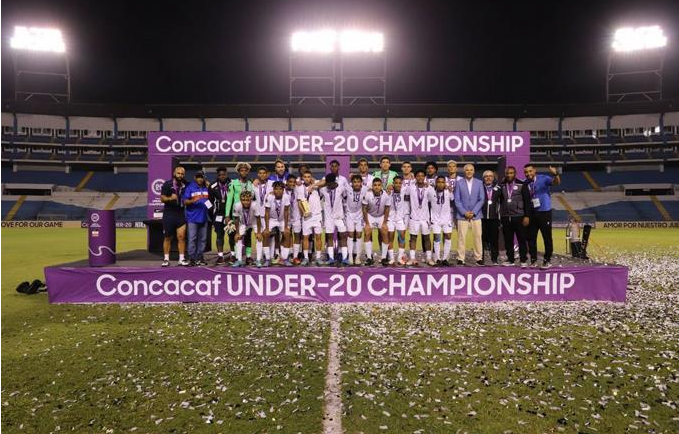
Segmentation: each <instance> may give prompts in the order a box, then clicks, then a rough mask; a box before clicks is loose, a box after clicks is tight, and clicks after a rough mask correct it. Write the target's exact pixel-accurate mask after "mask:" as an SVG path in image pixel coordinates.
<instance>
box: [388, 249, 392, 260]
mask: <svg viewBox="0 0 679 434" xmlns="http://www.w3.org/2000/svg"><path fill="white" fill-rule="evenodd" d="M387 258H388V259H389V260H392V259H394V249H389V250H387Z"/></svg>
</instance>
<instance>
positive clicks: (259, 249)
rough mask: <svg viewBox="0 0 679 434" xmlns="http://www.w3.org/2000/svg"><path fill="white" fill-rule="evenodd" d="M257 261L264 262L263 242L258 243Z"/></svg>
mask: <svg viewBox="0 0 679 434" xmlns="http://www.w3.org/2000/svg"><path fill="white" fill-rule="evenodd" d="M256 245H257V260H258V261H261V260H262V255H263V254H264V243H263V242H261V241H257V244H256Z"/></svg>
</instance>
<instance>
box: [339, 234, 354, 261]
mask: <svg viewBox="0 0 679 434" xmlns="http://www.w3.org/2000/svg"><path fill="white" fill-rule="evenodd" d="M345 248H346V249H347V250H348V251H350V252H351V253H352V254H353V253H354V239H353V238H351V237H349V238H348V239H347V247H342V249H345ZM342 256H343V257H344V259H349V257H348V256H347V255H346V253H344V250H342Z"/></svg>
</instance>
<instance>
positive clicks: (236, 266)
mask: <svg viewBox="0 0 679 434" xmlns="http://www.w3.org/2000/svg"><path fill="white" fill-rule="evenodd" d="M231 266H232V267H233V268H240V267H242V266H243V263H242V262H241V261H239V260H238V259H236V261H235V262H234V263H233V264H231Z"/></svg>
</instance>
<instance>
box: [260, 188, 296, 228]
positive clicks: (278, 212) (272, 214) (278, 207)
mask: <svg viewBox="0 0 679 434" xmlns="http://www.w3.org/2000/svg"><path fill="white" fill-rule="evenodd" d="M265 202H266V204H265V205H264V207H265V208H266V209H268V210H269V219H270V220H274V221H279V222H282V221H285V208H286V207H289V206H290V196H288V195H287V194H284V195H283V196H281V198H280V199H276V196H274V195H273V194H270V195H268V196H267V197H266V201H265Z"/></svg>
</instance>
